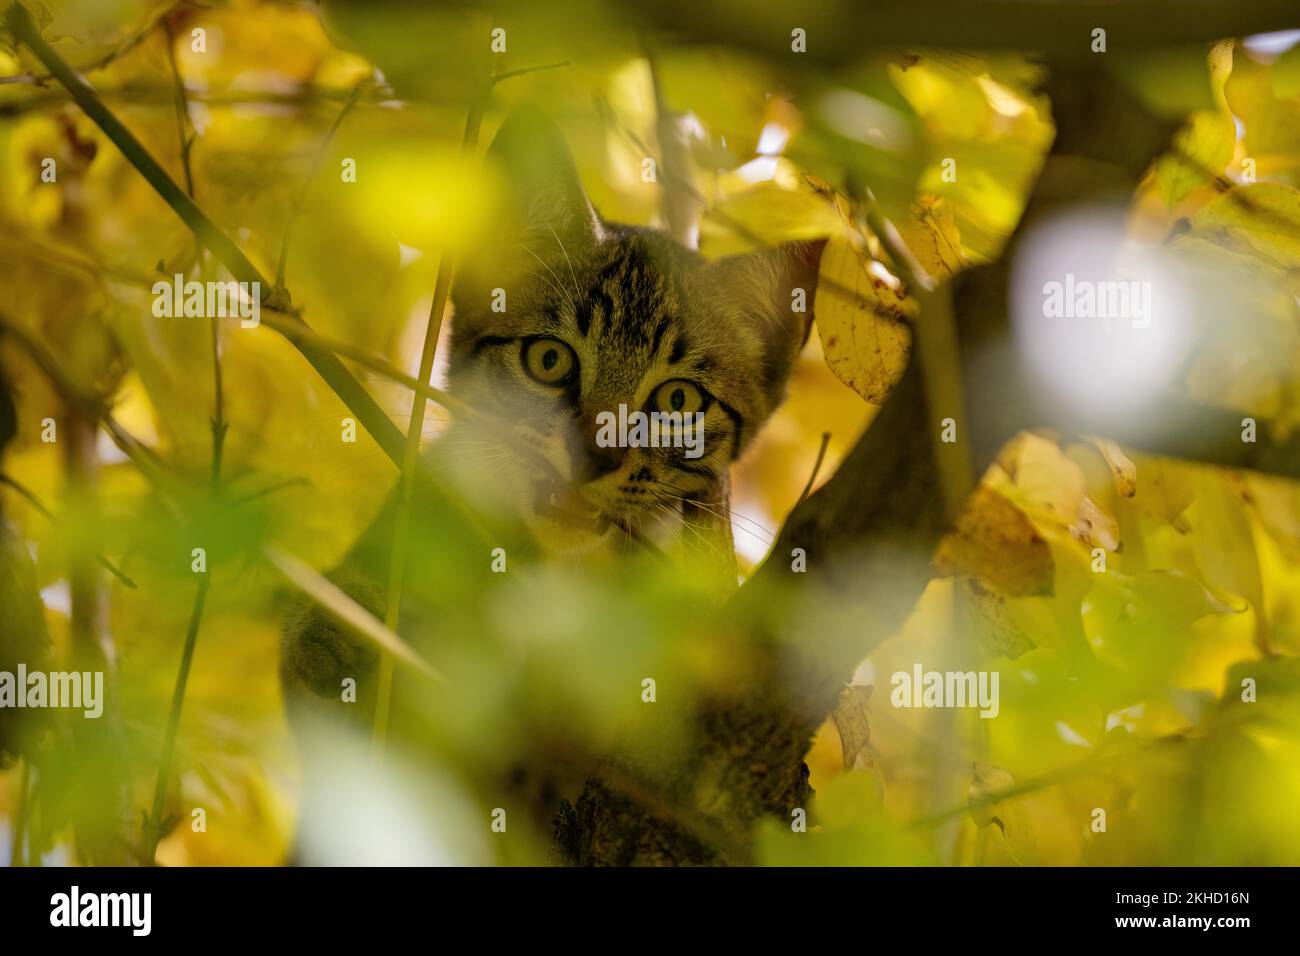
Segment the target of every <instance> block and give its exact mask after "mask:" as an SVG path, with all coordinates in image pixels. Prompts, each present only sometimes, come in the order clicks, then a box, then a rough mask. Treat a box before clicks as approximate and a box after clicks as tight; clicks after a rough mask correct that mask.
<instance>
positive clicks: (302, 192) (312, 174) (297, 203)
mask: <svg viewBox="0 0 1300 956" xmlns="http://www.w3.org/2000/svg"><path fill="white" fill-rule="evenodd" d="M365 83H366V81H365V80H362V81H361V82H360V83H358V84H357V85H356V86H354V87H353V88H352V92H351V93H350V94H349V95H348V98H347V99H346V100H345V101H344V103H343V108H342V109H341V110H339V115H338V116H336V117H335V118H334V123H333V125H332V126H330V128H329V132H328V133H326V134H325V138H324V139H323V140H321V144H320V147H319V148H318V149H317V150H316V156H315V158H314V159H313V160H312V164H311V169H310V170H309V171H308V173H307V178H306V179H305V180H304V181H303V184H302V188H301V189H299V190H298V194H297V195H296V196H294V198H293V203H292V205H290V207H289V219H288V222H286V223H285V226H284V238H283V239H281V240H280V261H279V262H278V263H277V264H276V267H275V286H276V288H277V289H283V288H284V270H285V264H286V263H287V262H288V261H289V236H290V235H291V234H292V233H293V225H294V223H295V222H297V221H298V217H299V216H300V215H302V210H303V206H304V204H305V203H306V201H307V193H308V191H309V190H310V189H311V184H312V180H314V179H315V178H316V173H317V172H318V171H319V170H320V165H321V163H322V162H324V161H325V153H326V152H327V151H328V150H329V147H330V143H332V142H333V141H334V135H335V134H336V133H337V132H338V131H339V127H340V126H342V125H343V121H344V120H345V119H347V115H348V114H349V113H351V112H352V108H353V107H354V106H356V105H357V100H358V99H360V97H361V91H362V89H364V88H365Z"/></svg>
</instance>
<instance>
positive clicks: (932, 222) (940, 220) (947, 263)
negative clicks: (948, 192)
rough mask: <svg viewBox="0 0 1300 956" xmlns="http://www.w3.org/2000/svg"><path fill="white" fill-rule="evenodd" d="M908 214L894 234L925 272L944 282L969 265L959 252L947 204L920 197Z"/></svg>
mask: <svg viewBox="0 0 1300 956" xmlns="http://www.w3.org/2000/svg"><path fill="white" fill-rule="evenodd" d="M911 213H912V215H911V219H910V220H908V221H906V222H904V223H902V224H900V225H899V227H898V231H899V234H900V235H901V236H902V237H903V241H904V242H906V243H907V247H908V248H909V249H910V250H911V251H912V255H914V256H915V257H916V260H917V262H919V263H920V264H921V266H922V268H924V269H925V271H926V272H928V273H929V274H930V275H931V276H933V277H934V278H936V279H946V278H949V277H950V276H953V275H955V274H956V273H958V272H960V271H961V270H962V269H964V268H966V266H968V265H970V261H969V260H968V259H967V258H966V255H965V253H963V252H962V251H961V233H960V232H959V231H958V229H957V223H956V222H955V221H954V220H953V211H952V205H951V204H950V203H948V202H946V201H945V200H943V199H941V198H940V197H938V196H931V195H924V196H921V197H920V199H918V200H917V201H916V202H914V203H913V204H912V209H911Z"/></svg>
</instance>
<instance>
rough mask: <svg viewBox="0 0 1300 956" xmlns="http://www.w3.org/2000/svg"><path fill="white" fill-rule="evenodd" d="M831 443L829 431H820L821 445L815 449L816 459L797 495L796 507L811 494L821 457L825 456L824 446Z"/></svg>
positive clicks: (819, 469) (820, 466)
mask: <svg viewBox="0 0 1300 956" xmlns="http://www.w3.org/2000/svg"><path fill="white" fill-rule="evenodd" d="M830 443H831V433H830V432H822V443H821V447H820V448H818V449H817V460H816V461H814V462H813V466H812V473H811V474H810V475H809V476H808V483H807V484H806V485H804V486H803V491H802V492H801V493H800V495H799V500H798V501H796V502H795V503H794V506H795V507H796V508H798V507H799V506H800V505H801V504H803V503H804V499H805V498H807V497H808V496H809V495H810V494H812V487H813V482H815V481H816V480H817V472H819V471H821V469H822V459H823V458H825V457H826V446H827V445H829V444H830Z"/></svg>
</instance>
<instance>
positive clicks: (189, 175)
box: [163, 19, 194, 199]
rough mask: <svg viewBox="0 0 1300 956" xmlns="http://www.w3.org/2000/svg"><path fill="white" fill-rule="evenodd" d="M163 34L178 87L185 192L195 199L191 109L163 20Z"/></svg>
mask: <svg viewBox="0 0 1300 956" xmlns="http://www.w3.org/2000/svg"><path fill="white" fill-rule="evenodd" d="M163 34H164V35H165V37H166V39H167V62H168V63H169V64H170V65H171V70H172V80H173V81H174V83H175V87H176V97H175V100H176V131H177V133H178V134H179V135H180V139H181V168H182V169H183V170H184V171H185V192H186V193H188V194H189V196H190V198H191V199H193V198H194V172H193V170H191V169H190V148H191V147H192V146H193V145H194V138H193V133H192V127H191V124H190V107H189V102H188V100H187V99H186V97H185V81H184V80H183V79H181V68H180V66H178V65H177V63H176V37H175V35H173V33H172V25H171V21H170V20H167V19H164V20H163Z"/></svg>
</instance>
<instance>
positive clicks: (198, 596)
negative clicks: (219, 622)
mask: <svg viewBox="0 0 1300 956" xmlns="http://www.w3.org/2000/svg"><path fill="white" fill-rule="evenodd" d="M211 583H212V578H211V576H210V575H209V574H208V573H207V572H204V573H203V574H202V575H201V576H200V577H199V585H198V589H197V590H196V591H195V592H194V604H193V605H192V606H191V608H190V621H189V624H188V625H187V626H186V628H185V646H184V649H183V650H182V651H181V665H180V670H179V671H178V672H177V674H176V685H175V686H174V687H173V688H172V705H171V710H170V712H169V713H168V715H167V729H166V731H165V733H164V735H163V748H162V756H161V757H159V759H158V780H157V782H156V783H155V784H154V791H153V809H152V810H151V811H150V813H149V816H148V817H146V818H145V827H144V841H143V842H144V858H145V859H146V860H149V861H151V862H152V861H153V860H154V858H155V854H156V853H157V852H158V841H159V840H161V839H162V835H163V830H164V826H163V819H162V813H163V803H164V801H165V799H166V797H167V778H168V777H169V776H170V775H171V765H172V756H173V754H174V752H175V749H176V733H177V730H178V729H179V728H180V723H181V707H182V706H183V705H184V703H185V686H186V684H187V683H188V681H189V677H190V665H191V664H192V663H193V662H194V647H195V645H196V644H197V643H198V636H199V623H200V622H201V621H202V620H203V606H204V603H205V602H206V601H207V598H208V588H209V587H210V586H211Z"/></svg>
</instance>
